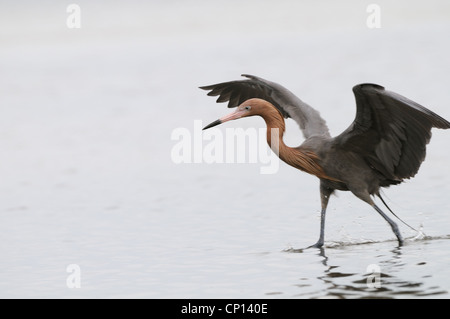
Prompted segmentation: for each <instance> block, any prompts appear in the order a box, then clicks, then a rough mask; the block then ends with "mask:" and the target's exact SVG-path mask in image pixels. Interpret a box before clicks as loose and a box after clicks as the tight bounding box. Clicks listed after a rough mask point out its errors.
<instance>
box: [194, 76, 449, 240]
mask: <svg viewBox="0 0 450 319" xmlns="http://www.w3.org/2000/svg"><path fill="white" fill-rule="evenodd" d="M243 76H244V77H246V78H247V79H246V80H238V81H230V82H224V83H219V84H215V85H209V86H203V87H200V88H201V89H203V90H207V91H209V93H208V95H209V96H218V99H217V102H226V101H229V103H228V107H230V108H232V107H237V109H236V111H235V112H233V113H231V114H229V115H227V116H224V117H222V118H220V119H218V120H216V121H214V122H212V123H211V124H209V125H207V126H206V127H205V128H204V130H205V129H208V128H210V127H213V126H216V125H218V124H221V123H224V122H227V121H230V120H236V119H240V118H243V117H247V116H254V115H259V116H261V117H262V118H263V119H264V120H265V122H266V125H267V142H268V144H269V146H270V147H271V148H272V150H273V151H275V152H276V154H277V155H278V156H279V157H280V158H281V160H283V161H284V162H286V163H287V164H289V165H291V166H293V167H295V168H297V169H299V170H302V171H304V172H306V173H309V174H312V175H315V176H317V177H318V178H319V179H320V197H321V206H322V210H321V215H320V216H321V220H320V237H319V240H318V241H317V243H316V244H314V245H312V246H310V247H318V248H319V247H322V246H323V244H324V238H325V213H326V209H327V205H328V200H329V198H330V195H331V194H333V192H334V191H335V190H341V191H351V192H352V193H353V194H354V195H355V196H356V197H358V198H359V199H361V200H363V201H365V202H366V203H368V204H369V205H371V206H372V207H373V208H374V209H375V210H376V211H377V212H378V213H379V214H380V215H381V216H382V217H383V218H384V219H385V220H386V221H387V222H388V224H389V225H390V226H391V228H392V231H393V232H394V234H395V236H396V237H397V239H398V243H399V245H401V244H402V243H403V239H402V236H401V234H400V231H399V229H398V226H397V224H396V223H395V222H394V221H393V220H391V219H390V218H389V217H388V216H387V215H386V214H385V213H384V212H383V211H382V210H381V209H380V208H379V207H378V206H377V205H376V204H375V203H374V201H373V200H372V197H371V196H378V197H379V198H380V199H381V200H382V202H383V203H384V204H385V205H386V203H385V202H384V200H383V198H382V197H381V195H380V188H381V187H389V186H390V185H397V184H400V183H401V182H403V181H404V180H405V179H408V178H411V177H414V176H415V175H416V173H417V171H418V170H419V167H420V165H421V163H422V162H423V161H424V159H425V153H426V149H425V148H426V145H427V144H428V143H429V141H430V138H431V128H433V127H436V128H440V129H448V128H450V123H449V122H448V121H446V120H445V119H443V118H442V117H440V116H439V115H437V114H435V113H433V112H432V111H430V110H428V109H427V108H425V107H423V106H421V105H419V104H417V103H415V102H413V101H411V100H409V99H407V98H405V97H403V96H401V95H399V94H397V93H394V92H390V91H387V90H385V89H384V88H383V87H382V86H380V85H377V84H359V85H356V86H355V87H353V93H354V95H355V99H356V117H355V120H354V121H353V123H352V124H351V125H350V126H349V127H348V128H347V129H346V130H345V131H344V132H343V133H341V134H340V135H338V136H336V137H331V136H330V133H329V130H328V127H327V125H326V123H325V121H324V120H323V119H322V117H321V116H320V114H319V112H317V111H316V110H315V109H313V108H312V107H311V106H309V105H308V104H306V103H305V102H303V101H301V100H300V99H299V98H298V97H296V96H295V95H294V94H293V93H291V92H290V91H288V90H287V89H286V88H284V87H283V86H281V85H279V84H277V83H274V82H270V81H267V80H264V79H262V78H259V77H256V76H252V75H245V74H244V75H243ZM284 118H292V119H293V120H295V121H296V122H297V123H298V125H299V126H300V129H301V130H302V132H303V135H304V137H305V141H304V142H303V143H302V144H301V145H300V146H298V147H295V148H291V147H288V146H287V145H285V144H284V143H283V133H284V131H285V122H284ZM277 132H278V134H276V133H277ZM274 133H275V134H274ZM386 207H387V208H388V209H389V211H391V212H392V210H391V209H390V208H389V207H388V206H387V205H386ZM392 213H393V212H392ZM394 215H395V214H394Z"/></svg>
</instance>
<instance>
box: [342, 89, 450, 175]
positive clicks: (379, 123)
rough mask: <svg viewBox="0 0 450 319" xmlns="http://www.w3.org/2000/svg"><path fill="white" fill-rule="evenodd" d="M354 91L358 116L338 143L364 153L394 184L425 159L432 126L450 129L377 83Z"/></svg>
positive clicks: (435, 116)
mask: <svg viewBox="0 0 450 319" xmlns="http://www.w3.org/2000/svg"><path fill="white" fill-rule="evenodd" d="M353 93H354V94H355V98H356V108H357V110H356V118H355V120H354V121H353V123H352V124H351V125H350V127H349V128H348V129H347V130H345V131H344V132H343V133H342V134H340V135H339V136H337V137H336V138H335V143H336V144H338V145H339V147H341V149H344V150H347V151H354V152H357V153H359V154H361V155H362V156H363V157H364V158H365V160H366V161H367V162H368V163H369V165H371V166H372V167H373V168H374V169H376V170H377V171H379V172H380V173H381V174H382V175H384V177H385V178H386V179H387V180H390V181H391V184H395V183H399V182H401V181H402V180H403V179H406V178H411V177H413V176H414V175H415V174H416V173H417V171H418V170H419V167H420V164H421V163H422V162H423V161H424V159H425V154H426V149H425V148H426V145H427V144H428V142H429V141H430V138H431V128H433V127H436V128H441V129H448V128H450V123H449V122H448V121H446V120H445V119H443V118H442V117H440V116H439V115H437V114H435V113H433V112H432V111H430V110H428V109H427V108H425V107H423V106H421V105H419V104H417V103H415V102H413V101H411V100H409V99H407V98H405V97H403V96H401V95H399V94H396V93H394V92H390V91H386V90H385V89H384V87H382V86H379V85H376V84H360V85H357V86H355V87H354V88H353Z"/></svg>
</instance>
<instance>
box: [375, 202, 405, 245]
mask: <svg viewBox="0 0 450 319" xmlns="http://www.w3.org/2000/svg"><path fill="white" fill-rule="evenodd" d="M372 207H373V208H375V210H376V211H377V212H378V214H380V215H381V216H382V217H383V218H384V219H385V220H386V221H387V222H388V224H389V225H390V226H391V228H392V231H393V232H394V234H395V236H396V237H397V240H398V244H399V245H400V246H401V245H402V244H403V238H402V235H401V234H400V231H399V230H398V226H397V224H396V223H395V222H394V221H393V220H392V219H390V218H389V217H388V216H387V215H386V214H385V213H383V211H382V210H381V209H380V208H379V207H378V206H377V205H375V204H373V205H372Z"/></svg>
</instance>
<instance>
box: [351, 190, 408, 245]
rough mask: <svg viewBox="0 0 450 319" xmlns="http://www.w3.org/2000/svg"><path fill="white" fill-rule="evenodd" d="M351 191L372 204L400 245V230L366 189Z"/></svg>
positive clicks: (401, 241)
mask: <svg viewBox="0 0 450 319" xmlns="http://www.w3.org/2000/svg"><path fill="white" fill-rule="evenodd" d="M351 191H352V193H353V194H355V195H356V196H357V197H358V198H360V199H362V200H363V201H365V202H366V203H368V204H369V205H370V206H372V207H373V208H374V209H375V210H376V211H377V212H378V214H380V215H381V217H383V218H384V220H385V221H387V222H388V224H389V225H390V226H391V228H392V231H393V232H394V234H395V236H396V237H397V240H398V244H399V245H400V246H401V245H402V244H403V238H402V235H401V234H400V231H399V229H398V226H397V224H396V223H395V222H394V221H393V220H392V219H390V218H389V217H388V216H387V215H386V214H385V213H384V212H383V211H382V210H381V209H380V208H379V207H378V206H377V205H375V203H374V202H373V200H372V198H371V197H370V194H369V192H367V191H353V190H351Z"/></svg>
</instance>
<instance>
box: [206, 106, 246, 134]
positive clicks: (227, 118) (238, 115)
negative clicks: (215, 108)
mask: <svg viewBox="0 0 450 319" xmlns="http://www.w3.org/2000/svg"><path fill="white" fill-rule="evenodd" d="M244 115H245V111H242V110H239V109H237V110H236V111H234V112H233V113H230V114H228V115H225V116H224V117H221V118H220V119H218V120H215V121H214V122H212V123H210V124H208V125H206V126H205V127H204V128H203V131H204V130H207V129H209V128H211V127H214V126H216V125H219V124H222V123H224V122H228V121H231V120H237V119H240V118H241V117H242V116H244Z"/></svg>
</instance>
